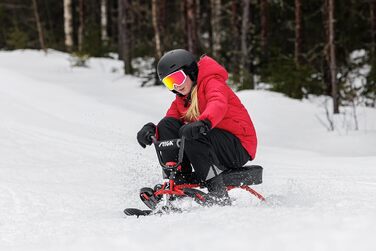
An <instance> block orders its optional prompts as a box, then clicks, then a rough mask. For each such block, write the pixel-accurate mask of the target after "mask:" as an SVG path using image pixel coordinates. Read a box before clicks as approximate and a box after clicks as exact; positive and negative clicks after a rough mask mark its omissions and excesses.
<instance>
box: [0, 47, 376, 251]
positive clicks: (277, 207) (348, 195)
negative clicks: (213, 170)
mask: <svg viewBox="0 0 376 251" xmlns="http://www.w3.org/2000/svg"><path fill="white" fill-rule="evenodd" d="M88 65H89V67H88V68H71V67H70V62H69V56H68V55H67V54H64V53H61V52H57V51H49V53H48V55H44V54H43V53H42V52H39V51H32V50H25V51H12V52H0V76H1V77H0V114H1V118H0V250H162V249H166V248H168V249H171V250H204V249H205V250H212V249H214V250H229V249H231V250H240V249H242V250H280V251H283V250H289V251H293V250H375V248H376V244H375V242H374V235H375V233H376V110H375V109H370V108H365V107H358V122H359V131H352V130H343V129H341V128H344V126H345V125H338V128H337V129H338V130H335V131H334V132H330V131H328V130H327V129H326V127H325V126H324V125H323V124H322V122H320V119H321V121H322V120H325V109H324V108H323V106H322V103H321V102H319V101H318V100H305V101H298V100H292V99H289V98H287V97H285V96H283V95H282V94H278V93H273V92H268V91H261V90H258V91H242V92H239V93H238V95H239V97H240V98H241V100H242V101H243V103H244V105H245V106H246V107H247V109H248V110H249V112H250V114H251V117H252V119H253V121H254V124H255V127H256V130H257V132H258V137H259V150H258V154H257V158H256V160H255V161H254V164H261V165H262V166H263V167H264V183H263V184H261V185H258V186H255V187H254V188H255V189H256V190H257V191H259V192H260V193H262V194H263V195H265V196H266V197H268V198H269V201H270V205H263V204H261V203H259V202H258V201H257V200H256V199H254V198H251V197H250V196H248V194H246V193H245V192H243V191H239V190H238V191H235V190H233V191H231V192H230V195H231V197H232V198H234V199H235V201H234V206H233V207H224V208H220V207H213V208H200V207H198V206H196V205H194V204H192V203H191V202H190V201H186V202H184V203H185V204H186V206H187V207H189V208H190V210H188V211H187V212H184V213H181V214H174V215H164V216H153V217H144V218H139V219H137V218H129V217H128V218H127V217H125V216H124V215H123V212H122V210H123V209H124V208H125V207H139V208H145V206H144V205H143V204H142V202H140V201H139V199H138V190H139V188H141V187H143V186H152V185H154V184H156V183H158V182H160V179H161V173H160V172H161V171H160V167H159V166H158V162H157V159H156V156H155V154H154V152H153V149H152V148H151V147H149V148H147V149H146V150H143V149H142V148H141V147H140V146H138V144H137V142H136V140H135V135H136V133H137V131H138V129H139V128H140V127H141V126H142V125H143V124H145V123H146V122H149V121H153V122H158V120H159V119H160V118H161V117H163V115H164V113H165V111H166V109H167V108H168V107H169V104H170V102H171V100H172V99H173V96H172V95H171V94H170V93H169V92H168V91H166V90H165V89H164V88H163V87H150V88H140V83H141V80H140V79H138V78H135V77H131V76H123V75H122V74H121V68H122V64H121V63H120V62H119V61H116V60H112V59H98V58H94V59H90V60H89V62H88ZM319 118H320V119H319ZM344 121H345V120H344ZM344 123H347V122H344Z"/></svg>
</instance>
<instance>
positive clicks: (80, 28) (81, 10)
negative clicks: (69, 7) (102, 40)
mask: <svg viewBox="0 0 376 251" xmlns="http://www.w3.org/2000/svg"><path fill="white" fill-rule="evenodd" d="M78 16H79V24H78V34H77V35H78V51H80V52H82V50H83V43H84V28H85V19H84V0H79V1H78Z"/></svg>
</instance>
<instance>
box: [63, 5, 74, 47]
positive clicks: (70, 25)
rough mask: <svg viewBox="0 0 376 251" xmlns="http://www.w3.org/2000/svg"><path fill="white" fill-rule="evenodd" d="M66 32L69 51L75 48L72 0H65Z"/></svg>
mask: <svg viewBox="0 0 376 251" xmlns="http://www.w3.org/2000/svg"><path fill="white" fill-rule="evenodd" d="M64 33H65V47H66V49H67V51H69V52H71V51H72V50H73V20H72V0H64Z"/></svg>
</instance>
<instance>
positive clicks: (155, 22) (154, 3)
mask: <svg viewBox="0 0 376 251" xmlns="http://www.w3.org/2000/svg"><path fill="white" fill-rule="evenodd" d="M151 4H152V6H151V11H152V17H153V29H154V40H155V41H154V43H155V60H156V62H157V61H158V60H159V59H160V58H161V57H162V48H161V38H160V31H159V25H158V5H157V0H152V2H151Z"/></svg>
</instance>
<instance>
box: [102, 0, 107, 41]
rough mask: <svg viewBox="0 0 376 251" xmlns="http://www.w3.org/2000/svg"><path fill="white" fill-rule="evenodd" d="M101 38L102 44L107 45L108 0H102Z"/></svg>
mask: <svg viewBox="0 0 376 251" xmlns="http://www.w3.org/2000/svg"><path fill="white" fill-rule="evenodd" d="M101 39H102V44H103V45H105V46H107V43H108V33H107V1H106V0H101Z"/></svg>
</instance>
